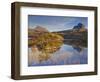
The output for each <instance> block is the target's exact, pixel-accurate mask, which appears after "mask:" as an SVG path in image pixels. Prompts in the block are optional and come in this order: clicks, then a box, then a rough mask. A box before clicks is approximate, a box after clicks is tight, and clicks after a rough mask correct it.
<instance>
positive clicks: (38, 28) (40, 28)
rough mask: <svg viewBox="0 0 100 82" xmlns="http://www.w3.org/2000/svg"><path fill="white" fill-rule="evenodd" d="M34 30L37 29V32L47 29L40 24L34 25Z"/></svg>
mask: <svg viewBox="0 0 100 82" xmlns="http://www.w3.org/2000/svg"><path fill="white" fill-rule="evenodd" d="M34 30H35V31H37V32H48V30H47V29H46V28H45V27H42V26H36V27H35V28H34Z"/></svg>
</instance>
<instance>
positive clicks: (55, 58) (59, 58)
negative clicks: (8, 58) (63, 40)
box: [28, 44, 88, 66]
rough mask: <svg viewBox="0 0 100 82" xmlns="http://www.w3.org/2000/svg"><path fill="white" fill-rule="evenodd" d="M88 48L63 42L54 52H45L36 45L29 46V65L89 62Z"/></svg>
mask: <svg viewBox="0 0 100 82" xmlns="http://www.w3.org/2000/svg"><path fill="white" fill-rule="evenodd" d="M87 52H88V51H87V48H84V47H80V46H72V45H67V44H63V45H62V46H61V48H60V49H59V50H57V51H56V52H54V53H45V52H44V53H43V52H42V51H39V50H38V49H37V48H36V47H34V48H28V66H48V65H73V64H87V63H88V62H87V61H88V58H87V57H88V54H87Z"/></svg>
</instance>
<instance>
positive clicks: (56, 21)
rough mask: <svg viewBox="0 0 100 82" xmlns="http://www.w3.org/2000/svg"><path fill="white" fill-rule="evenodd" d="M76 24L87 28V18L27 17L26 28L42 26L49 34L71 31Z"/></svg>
mask: <svg viewBox="0 0 100 82" xmlns="http://www.w3.org/2000/svg"><path fill="white" fill-rule="evenodd" d="M78 23H82V24H83V25H85V28H88V18H87V17H69V16H42V15H28V28H32V29H34V28H36V26H42V27H44V28H46V29H47V30H49V31H50V32H53V31H62V30H68V29H72V28H73V27H74V26H76V25H77V24H78Z"/></svg>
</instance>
